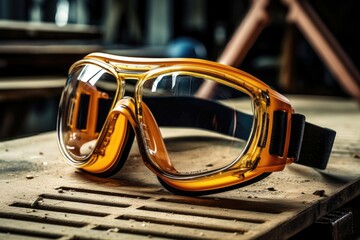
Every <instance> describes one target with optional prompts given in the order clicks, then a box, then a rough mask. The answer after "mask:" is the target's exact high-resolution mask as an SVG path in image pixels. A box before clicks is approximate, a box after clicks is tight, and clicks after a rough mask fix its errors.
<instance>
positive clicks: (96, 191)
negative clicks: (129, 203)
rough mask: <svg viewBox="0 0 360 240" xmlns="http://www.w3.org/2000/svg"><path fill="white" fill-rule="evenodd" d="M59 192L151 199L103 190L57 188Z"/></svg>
mask: <svg viewBox="0 0 360 240" xmlns="http://www.w3.org/2000/svg"><path fill="white" fill-rule="evenodd" d="M56 190H58V192H78V193H89V194H97V195H105V196H114V197H126V198H136V199H145V200H146V199H150V198H151V197H149V196H144V195H140V194H131V193H124V192H121V193H119V192H108V191H101V190H93V189H86V188H74V187H65V186H63V187H58V188H56Z"/></svg>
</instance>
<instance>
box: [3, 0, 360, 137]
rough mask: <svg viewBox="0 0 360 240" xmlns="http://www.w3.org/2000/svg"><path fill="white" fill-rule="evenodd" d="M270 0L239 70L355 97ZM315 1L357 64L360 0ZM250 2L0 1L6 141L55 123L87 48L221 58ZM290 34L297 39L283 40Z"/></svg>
mask: <svg viewBox="0 0 360 240" xmlns="http://www.w3.org/2000/svg"><path fill="white" fill-rule="evenodd" d="M300 1H301V0H300ZM270 2H271V3H270V5H269V8H268V9H269V14H270V22H269V24H268V25H267V27H266V28H265V29H264V30H263V31H262V32H261V34H260V35H259V37H258V39H257V41H256V42H255V44H254V45H253V46H252V47H251V49H250V51H249V52H248V53H247V55H246V57H245V59H244V60H243V61H242V63H241V64H240V65H239V66H237V67H238V68H240V69H242V70H245V71H247V72H249V73H250V74H252V75H254V76H256V77H258V78H260V79H261V80H263V81H264V82H266V83H268V84H270V85H272V86H273V87H274V88H275V89H277V90H278V91H280V92H281V93H283V94H299V95H319V96H324V95H325V96H340V97H344V98H349V95H348V94H347V93H346V91H344V90H343V88H342V87H341V86H340V85H339V82H338V80H337V79H336V78H335V77H334V76H333V75H332V74H331V73H330V72H329V70H328V69H327V67H326V66H325V65H324V63H323V61H322V60H321V59H320V58H319V57H318V55H317V54H316V53H315V52H314V50H313V48H312V47H311V46H310V45H309V43H308V41H307V40H306V39H305V38H304V36H303V35H302V33H301V32H300V31H299V30H298V29H297V28H296V27H294V26H292V25H290V24H289V23H288V22H287V21H286V14H287V10H288V8H287V7H286V6H285V5H283V4H282V2H280V1H279V0H273V1H270ZM309 2H310V5H311V6H312V7H313V9H314V10H315V11H316V12H317V14H318V15H319V17H320V18H321V19H322V21H323V22H324V23H325V24H326V26H327V27H328V28H329V30H330V31H331V32H332V34H333V35H334V36H335V38H336V40H337V41H338V42H339V43H340V45H341V46H342V48H343V50H344V51H345V52H346V54H348V56H349V58H350V59H351V60H352V62H353V63H354V64H355V66H356V67H357V69H359V65H360V59H359V58H360V54H359V53H360V47H359V44H358V43H359V42H360V37H359V35H360V34H359V33H360V24H359V23H360V14H358V10H359V9H360V1H357V0H343V1H341V2H339V1H336V0H326V1H325V0H313V1H309ZM250 4H251V1H249V0H242V1H239V0H212V1H207V0H181V1H180V0H16V1H13V0H0V110H1V111H0V141H1V140H6V139H11V138H17V137H22V136H26V135H31V134H36V133H40V132H45V131H51V130H55V123H56V114H57V107H58V101H59V98H60V94H61V90H62V87H63V86H64V83H65V79H66V76H67V71H68V68H69V67H70V66H71V64H72V63H73V62H75V61H76V60H79V59H81V58H82V57H84V56H85V55H86V54H88V53H91V52H94V51H101V52H107V53H112V54H119V55H125V56H143V57H196V58H203V59H209V60H214V61H216V60H217V59H218V57H219V55H220V54H221V52H222V50H223V49H224V47H225V46H226V43H227V42H228V41H229V39H230V38H231V36H232V35H233V33H234V31H235V29H236V28H237V27H238V25H239V24H240V23H241V21H242V20H243V18H244V16H245V14H246V13H247V11H248V9H249V6H250ZM289 39H290V40H291V44H286V43H288V42H289ZM285 46H286V47H285ZM284 55H286V56H287V57H288V59H291V62H290V64H289V63H288V66H291V77H290V79H287V80H286V84H284V81H283V80H282V79H281V66H282V64H281V59H282V57H283V56H284ZM289 56H290V57H289Z"/></svg>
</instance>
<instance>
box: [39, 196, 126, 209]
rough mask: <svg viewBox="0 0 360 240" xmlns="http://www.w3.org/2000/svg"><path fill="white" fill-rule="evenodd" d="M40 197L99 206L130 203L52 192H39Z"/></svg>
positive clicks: (116, 205) (123, 206)
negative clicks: (54, 193)
mask: <svg viewBox="0 0 360 240" xmlns="http://www.w3.org/2000/svg"><path fill="white" fill-rule="evenodd" d="M40 197H41V198H42V199H52V200H63V201H68V202H77V203H87V204H94V205H101V206H109V207H119V208H127V207H130V206H131V205H130V204H125V203H116V202H109V201H106V200H105V199H104V200H103V201H99V200H92V199H86V198H78V197H70V196H64V195H53V194H41V195H40Z"/></svg>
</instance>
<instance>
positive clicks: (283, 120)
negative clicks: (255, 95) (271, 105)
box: [269, 111, 287, 157]
mask: <svg viewBox="0 0 360 240" xmlns="http://www.w3.org/2000/svg"><path fill="white" fill-rule="evenodd" d="M286 129H287V113H286V112H285V111H274V114H273V127H272V132H271V140H270V148H269V153H270V154H272V155H278V156H281V157H282V156H283V153H284V147H285V146H284V145H285V140H286Z"/></svg>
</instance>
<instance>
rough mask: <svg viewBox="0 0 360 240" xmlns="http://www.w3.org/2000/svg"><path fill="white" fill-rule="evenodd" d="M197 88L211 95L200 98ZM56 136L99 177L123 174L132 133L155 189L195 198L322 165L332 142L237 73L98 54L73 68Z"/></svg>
mask: <svg viewBox="0 0 360 240" xmlns="http://www.w3.org/2000/svg"><path fill="white" fill-rule="evenodd" d="M204 86H211V88H209V90H208V94H205V95H202V94H199V93H201V92H203V90H204ZM57 132H58V143H59V147H60V150H61V152H62V154H63V155H64V157H65V159H66V161H67V162H68V163H69V164H70V165H72V166H74V167H76V168H81V169H83V170H85V171H87V172H90V173H92V174H95V175H97V176H103V177H107V176H111V175H113V174H115V173H117V172H118V171H119V170H120V169H121V168H122V166H123V165H124V163H125V161H126V160H127V158H128V154H129V151H130V149H131V146H132V145H133V140H134V137H136V139H137V145H138V148H139V151H140V153H141V156H142V158H143V161H144V163H145V165H146V166H147V167H148V168H149V169H150V170H151V171H152V172H154V173H155V174H156V175H157V177H158V179H159V180H160V183H161V184H162V185H163V186H164V187H165V188H166V189H168V190H170V191H172V192H175V193H180V194H194V195H199V194H208V193H213V192H220V191H224V190H228V189H233V188H237V187H241V186H242V185H246V184H249V183H253V182H255V181H258V180H260V179H263V178H264V177H266V176H268V175H269V174H270V173H271V172H274V171H281V170H283V169H284V167H285V165H287V164H290V163H294V162H296V163H300V164H303V165H306V166H310V167H314V168H319V169H325V168H326V164H327V162H328V159H329V155H330V152H331V148H332V145H333V141H334V138H335V132H334V131H333V130H331V129H327V128H322V127H318V126H316V125H313V124H310V123H307V122H305V117H304V116H303V115H301V114H296V113H294V110H293V109H292V107H291V105H290V103H289V101H288V99H287V98H285V97H284V96H282V95H281V94H279V93H278V92H276V91H274V90H273V89H272V88H270V87H269V86H267V85H266V84H265V83H263V82H261V81H260V80H258V79H256V78H255V77H253V76H251V75H249V74H247V73H245V72H242V71H240V70H238V69H235V68H232V67H229V66H225V65H222V64H219V63H215V62H211V61H206V60H198V59H166V58H164V59H151V58H130V57H119V56H114V55H110V54H102V53H93V54H90V55H88V56H86V57H85V58H84V59H82V60H80V61H78V62H76V63H74V64H73V65H72V66H71V68H70V70H69V77H68V79H67V81H66V86H65V88H64V91H63V94H62V97H61V102H60V106H59V113H58V121H57Z"/></svg>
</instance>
